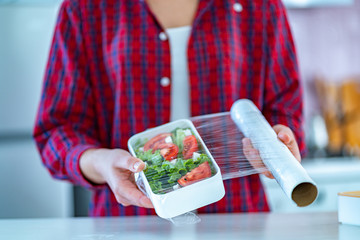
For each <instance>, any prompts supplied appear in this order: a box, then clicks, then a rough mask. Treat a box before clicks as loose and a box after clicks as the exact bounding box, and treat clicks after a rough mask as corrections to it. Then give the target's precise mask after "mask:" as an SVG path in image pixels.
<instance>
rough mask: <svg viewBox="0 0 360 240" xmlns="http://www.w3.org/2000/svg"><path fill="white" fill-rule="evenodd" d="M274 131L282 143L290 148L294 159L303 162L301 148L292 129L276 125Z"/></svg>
mask: <svg viewBox="0 0 360 240" xmlns="http://www.w3.org/2000/svg"><path fill="white" fill-rule="evenodd" d="M274 130H275V132H276V133H277V135H278V138H279V139H280V141H282V142H283V143H284V144H285V145H286V146H287V147H288V148H289V150H290V152H291V153H292V154H293V155H294V157H295V158H296V159H297V160H298V161H299V162H301V154H300V150H299V146H298V144H297V142H296V139H295V136H294V134H293V132H292V131H291V129H290V128H288V127H286V126H283V125H276V126H274Z"/></svg>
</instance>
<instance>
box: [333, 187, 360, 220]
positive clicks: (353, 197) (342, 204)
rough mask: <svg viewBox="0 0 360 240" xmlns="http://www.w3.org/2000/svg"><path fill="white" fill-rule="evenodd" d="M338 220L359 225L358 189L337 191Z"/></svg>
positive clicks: (359, 204)
mask: <svg viewBox="0 0 360 240" xmlns="http://www.w3.org/2000/svg"><path fill="white" fill-rule="evenodd" d="M338 205H339V206H338V207H339V209H338V212H339V213H338V214H339V222H341V223H344V224H351V225H358V226H360V214H359V213H360V191H354V192H342V193H338Z"/></svg>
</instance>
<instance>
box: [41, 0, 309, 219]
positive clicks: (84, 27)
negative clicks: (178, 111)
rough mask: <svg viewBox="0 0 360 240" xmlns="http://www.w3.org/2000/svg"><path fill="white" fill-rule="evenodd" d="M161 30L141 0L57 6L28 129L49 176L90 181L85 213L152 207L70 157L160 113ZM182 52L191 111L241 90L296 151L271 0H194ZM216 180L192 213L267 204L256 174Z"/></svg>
mask: <svg viewBox="0 0 360 240" xmlns="http://www.w3.org/2000/svg"><path fill="white" fill-rule="evenodd" d="M236 2H238V3H240V4H241V6H242V9H241V8H239V5H238V4H237V5H235V6H236V7H234V3H236ZM241 10H242V11H241ZM161 33H162V34H161ZM163 33H164V29H162V28H161V26H160V25H159V23H158V22H157V21H156V19H155V18H154V16H153V14H152V13H151V11H150V10H149V8H148V7H147V5H146V3H145V2H144V1H141V0H117V1H116V0H107V1H105V0H93V1H85V0H65V1H64V3H63V5H62V7H61V9H60V12H59V18H58V21H57V25H56V29H55V34H54V39H53V43H52V48H51V52H50V57H49V61H48V65H47V69H46V74H45V81H44V87H43V93H42V97H41V103H40V107H39V112H38V116H37V120H36V126H35V129H34V137H35V140H36V142H37V146H38V148H39V151H40V153H41V156H42V160H43V162H44V164H45V166H46V167H47V168H48V169H49V171H50V173H51V174H52V175H53V176H54V177H55V178H58V179H66V180H69V181H71V182H72V183H74V184H78V185H81V186H84V187H87V188H90V189H93V196H92V203H91V206H90V214H91V215H92V216H104V215H107V216H109V215H146V214H154V211H153V210H150V209H144V208H139V207H134V206H129V207H123V206H121V205H120V204H118V203H117V202H116V200H115V198H114V196H113V194H112V192H111V190H110V189H109V187H108V186H106V185H104V186H94V185H92V184H91V183H89V182H88V181H87V180H86V179H84V177H83V176H82V174H81V172H80V169H79V157H80V155H81V154H82V153H83V152H84V151H85V150H86V149H89V148H96V147H106V148H123V149H126V148H127V141H128V139H129V137H130V136H132V135H133V134H135V133H138V132H141V131H144V130H145V129H147V128H150V127H154V126H157V125H161V124H163V123H166V122H168V121H169V117H170V89H171V86H162V85H161V79H162V78H163V77H169V78H170V76H171V69H170V66H171V65H170V50H169V42H168V40H167V39H166V37H165V38H164V36H163ZM161 35H162V36H161ZM160 36H161V37H160ZM187 55H188V64H189V65H188V66H189V81H190V91H191V114H192V115H193V116H196V115H203V114H209V113H216V112H223V111H229V110H230V107H231V105H232V103H233V102H234V101H235V100H237V99H240V98H249V99H252V100H253V101H254V102H255V104H256V105H257V106H258V107H259V108H260V109H261V110H262V112H263V113H264V115H265V116H266V117H267V119H268V120H269V121H270V123H271V124H277V123H281V124H284V125H287V126H289V127H290V128H291V129H292V130H293V131H294V132H295V134H296V137H297V140H298V142H299V144H300V149H301V150H303V149H304V143H303V132H302V130H301V129H302V128H301V122H302V92H301V88H300V86H299V74H298V66H297V60H296V54H295V49H294V45H293V40H292V36H291V33H290V30H289V26H288V22H287V19H286V13H285V9H284V7H283V5H282V3H281V0H267V1H264V0H200V1H199V6H198V10H197V14H196V17H195V20H194V22H193V26H192V32H191V36H190V39H189V43H188V52H187ZM224 184H225V189H226V196H225V197H224V198H223V199H222V200H220V201H219V202H217V203H214V204H211V205H208V206H206V207H203V208H201V209H199V210H198V211H199V212H201V213H204V212H206V213H213V212H218V213H220V212H221V213H223V212H255V211H268V210H269V208H268V205H267V202H266V197H265V194H264V190H263V188H262V185H261V182H260V180H259V176H258V175H252V176H247V177H242V178H237V179H231V180H226V181H225V182H224Z"/></svg>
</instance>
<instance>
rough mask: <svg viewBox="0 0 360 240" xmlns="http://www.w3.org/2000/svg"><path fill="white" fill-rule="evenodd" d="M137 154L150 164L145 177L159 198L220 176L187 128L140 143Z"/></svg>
mask: <svg viewBox="0 0 360 240" xmlns="http://www.w3.org/2000/svg"><path fill="white" fill-rule="evenodd" d="M135 153H136V156H137V157H138V158H140V159H141V160H143V161H144V162H145V163H146V168H145V170H144V174H145V176H146V178H147V180H148V182H149V185H150V187H151V190H152V191H153V192H154V193H156V194H164V193H168V192H171V191H173V190H176V189H178V188H181V187H185V186H187V185H190V184H193V183H195V182H198V181H200V180H203V179H206V178H209V177H211V176H212V175H214V174H215V173H216V170H215V168H214V166H213V163H212V161H211V159H210V157H209V156H208V155H206V154H204V153H202V149H201V145H200V144H199V142H198V140H197V139H196V137H195V136H194V134H193V133H192V131H191V129H187V128H185V129H182V128H177V129H175V130H174V131H172V132H169V133H161V134H159V135H157V136H155V137H153V138H151V139H150V140H147V139H145V140H144V141H143V142H141V141H139V142H138V143H137V144H136V147H135Z"/></svg>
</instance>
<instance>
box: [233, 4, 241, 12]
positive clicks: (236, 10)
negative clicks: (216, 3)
mask: <svg viewBox="0 0 360 240" xmlns="http://www.w3.org/2000/svg"><path fill="white" fill-rule="evenodd" d="M233 9H234V11H235V12H241V11H242V10H243V7H242V5H241V3H238V2H237V3H234V5H233Z"/></svg>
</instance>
